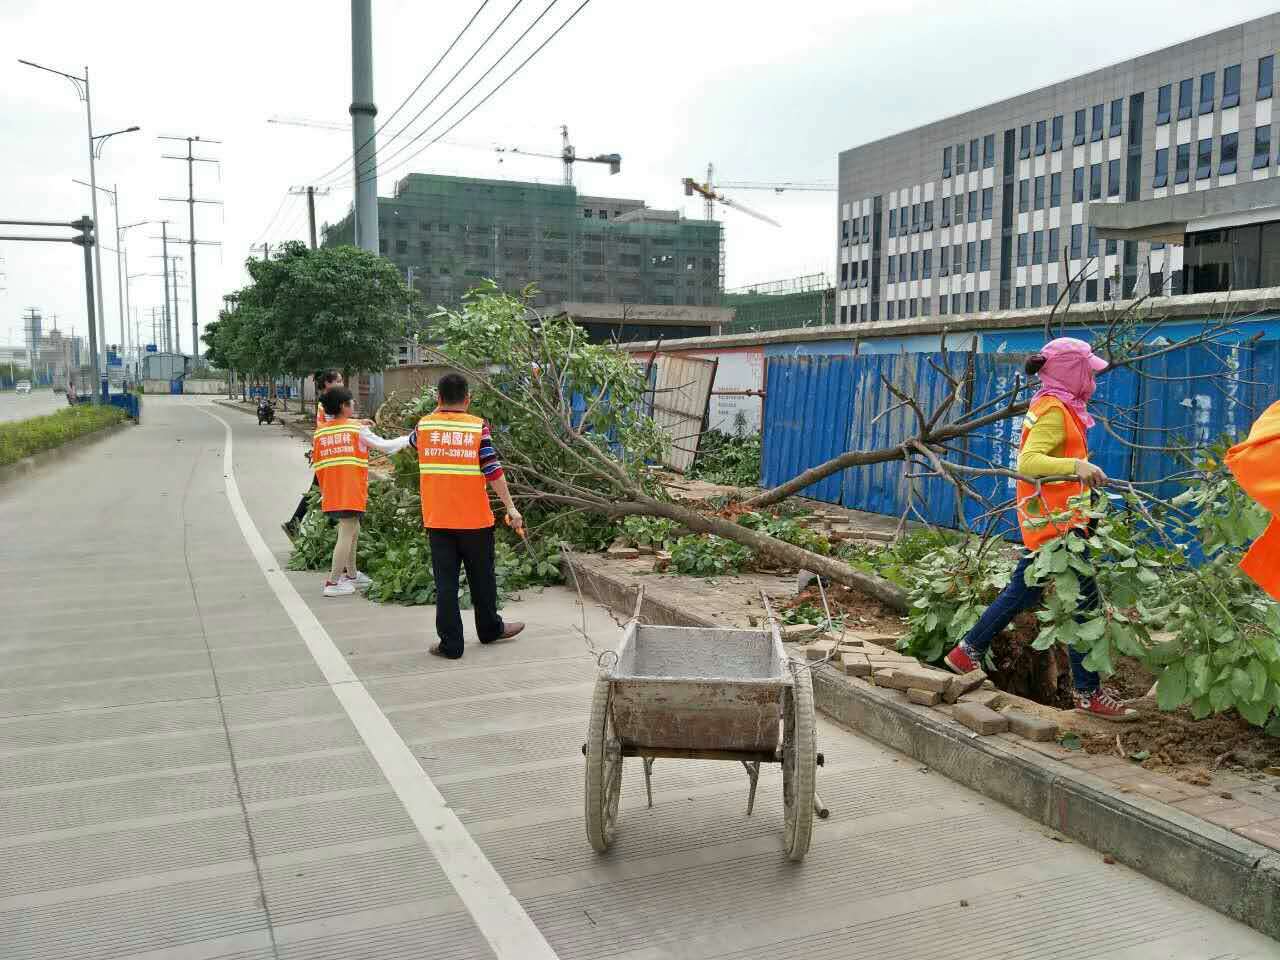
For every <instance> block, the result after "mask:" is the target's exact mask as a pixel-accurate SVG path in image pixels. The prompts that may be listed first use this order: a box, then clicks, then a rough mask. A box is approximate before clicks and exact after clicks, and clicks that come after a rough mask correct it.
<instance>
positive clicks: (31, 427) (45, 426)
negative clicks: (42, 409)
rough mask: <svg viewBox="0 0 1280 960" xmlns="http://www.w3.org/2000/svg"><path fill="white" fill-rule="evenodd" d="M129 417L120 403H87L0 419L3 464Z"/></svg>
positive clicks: (49, 448) (1, 460)
mask: <svg viewBox="0 0 1280 960" xmlns="http://www.w3.org/2000/svg"><path fill="white" fill-rule="evenodd" d="M125 418H126V414H125V412H124V411H123V410H121V409H120V408H119V407H104V406H90V405H88V404H86V405H84V406H77V407H68V408H67V409H66V410H59V411H58V412H57V413H51V414H48V415H46V416H43V417H31V418H30V419H28V420H16V421H13V422H11V423H0V466H6V465H8V464H11V463H17V462H18V461H19V460H23V459H25V458H27V457H29V456H31V455H32V454H36V453H41V452H43V451H45V450H52V449H54V448H55V447H60V446H62V444H64V443H66V442H67V441H68V440H74V439H75V438H76V437H83V436H84V435H85V434H88V433H96V432H97V431H99V430H102V429H104V428H106V427H109V426H111V425H112V424H113V423H119V422H120V421H121V420H124V419H125Z"/></svg>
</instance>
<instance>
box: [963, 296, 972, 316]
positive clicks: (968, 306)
mask: <svg viewBox="0 0 1280 960" xmlns="http://www.w3.org/2000/svg"><path fill="white" fill-rule="evenodd" d="M964 312H965V313H973V294H972V293H966V294H965V295H964Z"/></svg>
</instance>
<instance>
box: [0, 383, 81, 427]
mask: <svg viewBox="0 0 1280 960" xmlns="http://www.w3.org/2000/svg"><path fill="white" fill-rule="evenodd" d="M66 406H67V398H66V395H65V394H61V393H54V392H53V391H52V390H50V389H49V388H47V387H46V388H44V389H42V390H32V391H31V392H30V393H16V392H15V391H13V390H6V391H4V392H3V393H0V421H3V420H26V419H27V418H28V417H39V416H41V415H43V414H46V413H56V412H57V411H58V410H63V409H65V408H66Z"/></svg>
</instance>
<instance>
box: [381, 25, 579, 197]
mask: <svg viewBox="0 0 1280 960" xmlns="http://www.w3.org/2000/svg"><path fill="white" fill-rule="evenodd" d="M554 2H555V0H553V3H554ZM590 2H591V0H582V3H580V4H578V6H577V8H576V9H575V10H574V11H573V13H571V14H569V16H568V17H566V18H565V20H564V21H563V22H562V23H561V24H560V26H558V27H556V29H555V30H554V31H553V32H552V33H551V35H550V36H549V37H547V38H546V39H545V40H543V41H542V43H540V44H538V46H537V47H535V48H534V50H533V52H532V53H530V54H529V55H528V56H527V57H525V58H524V59H523V60H521V61H520V63H519V65H518V66H517V67H516V68H515V69H514V70H512V71H511V72H510V73H508V74H507V75H506V76H505V77H504V78H503V79H502V80H501V81H499V83H498V85H497V86H496V87H494V88H493V89H492V90H490V91H489V92H488V93H486V94H485V95H484V97H482V98H481V99H480V100H479V101H478V102H477V103H476V104H475V105H474V106H473V107H471V109H469V110H468V111H467V112H466V113H464V114H463V115H462V116H460V117H459V118H458V119H457V120H455V121H454V122H453V123H451V124H450V125H449V126H448V127H446V128H445V129H444V130H443V131H442V132H441V133H439V134H438V135H436V136H435V137H433V138H432V139H431V140H429V141H428V142H427V143H425V144H423V145H422V146H421V147H419V148H418V149H417V150H415V151H414V152H413V153H411V154H410V155H409V156H408V157H406V158H405V159H404V160H402V161H400V162H399V164H397V168H400V167H403V166H405V165H406V164H408V163H409V162H410V161H412V160H413V159H414V158H415V157H417V156H419V155H420V154H421V153H423V152H424V151H425V150H427V149H428V148H429V147H431V146H433V145H434V144H436V143H438V142H440V141H441V140H442V139H444V138H445V137H446V136H448V135H449V134H450V133H452V132H453V130H454V129H455V128H457V127H458V126H459V125H460V124H461V123H462V122H463V121H464V120H466V119H467V118H468V117H469V116H471V115H472V114H473V113H475V112H476V111H477V110H479V109H480V108H481V107H483V106H484V105H485V104H486V103H487V102H488V101H489V99H490V98H491V97H493V95H494V94H495V93H497V92H498V91H499V90H501V89H502V88H503V87H504V86H506V85H507V83H508V82H510V81H511V79H512V78H514V77H515V75H516V74H518V73H519V72H520V71H521V70H523V69H524V68H525V66H526V65H527V64H528V63H529V61H530V60H532V59H533V58H534V57H536V56H537V55H538V54H539V53H541V52H542V50H543V48H544V47H546V45H547V44H549V43H550V42H551V41H552V40H554V39H555V38H556V37H557V36H559V34H560V31H562V30H563V29H564V28H565V27H567V26H568V25H569V24H570V23H571V22H572V21H573V18H574V17H576V16H577V15H578V14H579V13H581V12H582V10H583V9H584V8H585V7H586V6H587V4H589V3H590ZM548 9H550V7H548ZM543 13H544V14H545V13H546V11H545V10H544V11H543ZM539 19H541V15H539ZM534 23H537V21H536V20H535V21H534ZM530 26H531V28H532V25H530ZM527 32H528V31H526V33H527ZM516 42H517V43H518V42H519V41H518V40H517V41H516ZM512 46H514V44H513V45H512ZM508 52H510V51H508ZM505 56H506V54H503V57H505ZM501 62H502V57H499V58H498V60H497V61H496V62H495V63H494V66H495V67H496V66H497V65H498V63H501ZM491 69H492V68H491ZM486 73H487V72H486ZM481 79H484V78H483V77H482V78H481ZM478 82H479V81H477V83H478ZM474 86H475V85H474V84H473V85H472V89H474ZM470 92H471V91H470V90H468V91H467V93H470ZM465 96H466V94H463V97H465ZM461 99H462V97H459V98H458V101H455V103H454V104H453V106H451V107H450V108H449V110H446V111H445V114H444V115H447V114H448V113H449V112H450V111H451V110H452V109H453V107H454V106H457V104H458V102H459V101H461ZM442 116H443V115H442ZM432 126H434V124H432ZM428 129H430V128H428ZM425 133H426V131H425V130H424V131H423V133H420V134H418V136H417V137H414V139H413V140H411V141H409V143H408V144H405V145H404V146H405V147H407V146H410V145H412V144H413V142H414V141H416V140H418V139H419V138H420V137H422V136H423V134H425ZM403 149H404V147H401V150H400V151H398V152H402V151H403ZM393 156H394V155H393ZM388 159H391V158H388ZM390 172H392V171H384V173H390ZM376 178H377V174H376V172H375V174H374V175H373V176H372V177H365V178H364V179H362V180H360V181H358V182H359V183H366V182H367V181H369V180H372V179H376Z"/></svg>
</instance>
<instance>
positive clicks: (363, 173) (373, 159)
mask: <svg viewBox="0 0 1280 960" xmlns="http://www.w3.org/2000/svg"><path fill="white" fill-rule="evenodd" d="M523 2H524V0H516V2H515V3H514V4H513V5H512V7H511V9H510V10H508V11H507V15H506V16H505V17H503V18H502V19H501V20H499V21H498V24H497V26H495V27H494V28H493V29H492V30H490V31H489V34H488V36H486V37H485V38H484V40H482V41H481V42H480V46H478V47H476V48H475V50H473V51H472V52H471V56H469V57H467V59H466V61H465V62H464V63H463V64H462V66H460V67H459V68H458V69H457V70H455V71H454V72H453V76H451V77H450V78H449V79H448V80H446V81H445V83H444V86H442V87H441V88H440V89H439V90H437V91H436V93H435V96H433V97H432V98H431V99H430V100H428V101H427V102H426V104H425V105H424V106H423V107H422V109H421V110H419V111H418V112H417V113H415V114H414V115H413V116H412V117H411V118H410V119H409V122H408V123H406V124H405V125H404V126H403V127H401V128H400V129H399V130H397V131H396V132H395V133H393V134H392V135H391V136H390V137H388V138H387V142H386V143H384V144H383V149H386V148H387V147H389V146H390V145H391V143H392V141H394V140H395V139H396V138H397V137H399V136H401V135H402V134H403V133H404V132H405V131H406V130H408V129H409V127H411V126H412V125H413V124H414V123H415V122H416V121H417V120H418V118H419V117H421V116H422V115H423V114H424V113H426V112H427V110H429V109H430V108H431V106H432V105H433V104H434V103H435V102H436V101H437V100H439V99H440V97H441V96H443V95H444V92H445V91H446V90H448V89H449V87H450V86H451V85H452V84H453V81H455V80H457V79H458V76H459V75H460V74H461V73H462V71H464V70H466V69H467V67H469V66H471V64H472V62H473V61H474V60H475V58H476V57H477V56H479V55H480V51H482V50H483V49H484V48H485V47H486V46H487V45H488V43H489V41H490V40H492V39H493V38H494V36H495V35H496V34H497V32H498V31H499V30H501V29H502V28H503V26H505V25H506V22H507V21H508V20H510V19H511V15H512V14H513V13H515V12H516V10H518V9H519V8H520V5H521V4H522V3H523ZM557 3H559V0H551V2H550V3H548V4H547V6H546V7H545V8H544V9H543V11H542V13H540V14H538V16H537V18H536V19H535V20H534V21H533V23H531V24H529V26H527V27H526V28H525V30H524V33H522V34H520V36H519V37H517V38H516V41H515V43H513V44H512V45H511V46H510V47H508V48H507V50H506V52H505V53H503V54H502V56H501V57H498V59H497V60H495V61H494V62H493V63H492V64H491V65H490V66H489V69H488V70H486V71H485V72H484V73H483V74H481V76H480V79H479V80H477V81H476V82H475V83H473V84H472V85H471V86H470V87H468V88H467V91H466V93H464V94H463V95H462V96H461V97H458V99H457V100H455V101H454V102H453V105H452V106H450V107H449V109H448V110H445V111H444V113H442V114H441V115H440V116H439V117H437V118H436V119H435V120H433V121H432V122H431V123H429V124H427V126H426V127H425V128H424V129H423V130H422V131H421V132H420V133H418V134H417V135H415V136H414V137H413V139H411V140H410V141H409V142H408V143H405V144H402V145H401V146H400V147H399V148H398V149H397V150H396V151H395V152H394V153H392V154H391V156H390V157H388V158H387V159H388V160H390V159H393V158H395V157H396V156H397V155H399V154H400V153H402V152H404V150H406V149H407V148H408V147H410V146H412V145H413V143H414V142H415V141H417V140H419V139H421V138H422V136H423V135H424V134H426V132H427V131H428V130H430V129H431V128H432V127H434V126H435V125H436V124H437V123H439V122H440V120H441V119H443V118H444V117H445V116H447V115H448V113H449V111H450V110H452V109H453V108H454V107H456V106H457V105H458V103H459V102H460V101H461V100H462V99H463V98H465V97H466V96H467V94H468V93H470V92H471V91H472V90H474V89H475V88H476V84H478V83H480V82H481V81H482V80H484V78H485V77H487V76H488V75H489V74H490V73H492V72H493V69H494V67H496V66H497V65H498V64H500V63H501V62H502V60H503V58H504V57H506V56H507V54H509V53H510V52H511V50H512V49H513V48H514V47H515V45H516V44H518V43H519V42H520V41H521V40H523V39H524V38H525V37H527V36H528V35H529V31H530V30H532V29H533V28H534V27H536V26H537V25H538V23H539V22H540V21H541V20H542V18H543V17H545V16H546V15H547V13H548V11H550V10H551V8H552V7H554V6H555V5H556V4H557ZM377 163H378V156H377V153H374V154H373V155H372V156H370V157H369V159H368V161H365V163H364V165H365V166H366V169H361V170H357V171H356V172H355V174H354V175H353V176H355V177H359V178H360V180H361V182H364V180H367V179H368V175H369V174H370V173H375V174H376V172H377ZM369 164H372V168H371V169H370V168H368V165H369ZM345 179H346V177H345V176H340V177H337V178H334V179H333V180H332V181H330V185H332V184H333V183H341V182H342V181H344V180H345Z"/></svg>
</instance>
